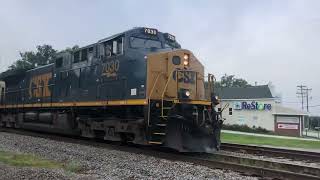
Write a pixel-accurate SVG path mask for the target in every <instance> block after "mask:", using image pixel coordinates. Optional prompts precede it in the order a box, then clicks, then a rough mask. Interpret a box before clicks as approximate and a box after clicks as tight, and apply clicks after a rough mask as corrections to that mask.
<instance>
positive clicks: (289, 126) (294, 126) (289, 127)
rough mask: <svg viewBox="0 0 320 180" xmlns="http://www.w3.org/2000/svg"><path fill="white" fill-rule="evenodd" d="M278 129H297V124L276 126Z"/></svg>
mask: <svg viewBox="0 0 320 180" xmlns="http://www.w3.org/2000/svg"><path fill="white" fill-rule="evenodd" d="M278 129H294V130H297V129H299V126H298V125H297V124H278Z"/></svg>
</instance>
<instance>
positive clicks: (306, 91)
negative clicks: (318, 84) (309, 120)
mask: <svg viewBox="0 0 320 180" xmlns="http://www.w3.org/2000/svg"><path fill="white" fill-rule="evenodd" d="M304 90H305V93H306V98H307V112H309V92H310V91H311V90H312V89H308V88H306V89H304Z"/></svg>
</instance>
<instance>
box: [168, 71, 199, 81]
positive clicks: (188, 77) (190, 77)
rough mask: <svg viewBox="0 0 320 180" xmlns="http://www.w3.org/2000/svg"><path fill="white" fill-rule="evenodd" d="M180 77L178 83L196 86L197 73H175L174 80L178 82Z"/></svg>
mask: <svg viewBox="0 0 320 180" xmlns="http://www.w3.org/2000/svg"><path fill="white" fill-rule="evenodd" d="M176 76H178V82H183V83H189V84H194V83H195V81H196V73H195V72H192V71H178V72H177V71H175V72H174V73H173V79H174V80H176V79H177V77H176Z"/></svg>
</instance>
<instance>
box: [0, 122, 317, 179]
mask: <svg viewBox="0 0 320 180" xmlns="http://www.w3.org/2000/svg"><path fill="white" fill-rule="evenodd" d="M0 132H7V133H15V134H20V135H27V136H33V137H40V138H47V139H52V140H56V141H62V142H69V143H78V144H83V145H89V146H94V147H102V148H108V149H116V150H119V151H125V152H130V153H136V154H145V155H149V156H153V157H157V158H163V159H167V160H173V161H177V160H178V161H184V162H189V163H193V164H199V165H203V166H207V167H210V168H219V169H228V170H232V171H236V172H241V173H242V174H245V175H248V176H259V177H262V178H275V179H294V180H295V179H297V180H298V179H299V180H301V179H303V180H309V179H310V180H315V179H318V180H320V168H315V167H309V166H302V165H294V164H286V163H282V162H273V161H266V160H260V159H251V158H246V157H239V156H235V155H226V154H223V153H215V154H199V153H177V152H172V151H166V150H165V151H164V150H163V149H162V150H159V149H158V148H148V147H145V146H136V145H134V146H123V145H119V143H106V142H104V141H103V142H101V141H93V140H88V139H85V138H74V137H65V136H60V135H55V134H43V133H36V132H30V131H25V130H16V129H3V128H0Z"/></svg>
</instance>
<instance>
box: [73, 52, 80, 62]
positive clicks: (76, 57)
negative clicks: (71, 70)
mask: <svg viewBox="0 0 320 180" xmlns="http://www.w3.org/2000/svg"><path fill="white" fill-rule="evenodd" d="M79 61H80V51H76V52H74V53H73V63H77V62H79Z"/></svg>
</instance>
